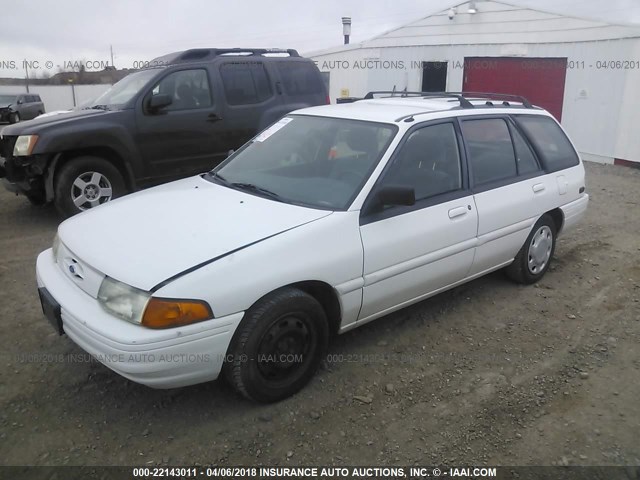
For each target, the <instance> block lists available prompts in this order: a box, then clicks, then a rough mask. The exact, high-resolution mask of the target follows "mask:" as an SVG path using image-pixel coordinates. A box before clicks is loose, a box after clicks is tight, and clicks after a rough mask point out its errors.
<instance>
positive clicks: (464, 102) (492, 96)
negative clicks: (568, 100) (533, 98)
mask: <svg viewBox="0 0 640 480" xmlns="http://www.w3.org/2000/svg"><path fill="white" fill-rule="evenodd" d="M375 95H388V96H391V97H421V98H455V99H457V100H458V101H459V102H460V107H462V108H476V107H479V106H480V105H474V104H473V103H471V102H470V101H469V100H474V99H475V98H473V97H478V99H480V100H481V99H485V98H486V99H488V100H487V101H486V103H485V105H486V106H495V105H494V104H493V102H492V101H491V100H502V103H501V105H500V106H505V107H509V106H511V104H510V103H509V102H508V100H511V101H517V102H520V103H522V106H523V107H525V108H534V106H533V105H531V103H530V102H529V100H527V99H526V98H525V97H523V96H521V95H511V94H507V93H487V92H405V91H401V92H398V91H396V90H393V91H391V90H381V91H373V92H369V93H367V94H366V95H365V96H364V100H370V99H372V98H375Z"/></svg>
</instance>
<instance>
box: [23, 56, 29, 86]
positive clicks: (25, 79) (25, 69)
mask: <svg viewBox="0 0 640 480" xmlns="http://www.w3.org/2000/svg"><path fill="white" fill-rule="evenodd" d="M23 64H24V83H25V85H26V87H27V93H29V68H28V65H27V61H26V60H25V61H24V62H23Z"/></svg>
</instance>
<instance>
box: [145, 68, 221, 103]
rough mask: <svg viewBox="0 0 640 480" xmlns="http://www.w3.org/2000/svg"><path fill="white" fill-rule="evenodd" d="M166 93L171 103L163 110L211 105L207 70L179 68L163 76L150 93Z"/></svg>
mask: <svg viewBox="0 0 640 480" xmlns="http://www.w3.org/2000/svg"><path fill="white" fill-rule="evenodd" d="M161 93H162V94H166V95H169V96H171V97H172V98H173V103H171V105H169V106H168V107H167V108H166V109H165V110H167V111H171V110H192V109H196V108H206V107H210V106H211V103H212V102H211V91H210V89H209V78H208V75H207V71H206V70H203V69H197V70H180V71H178V72H173V73H171V74H169V75H167V76H166V77H164V78H163V79H162V80H160V82H158V83H157V84H156V86H155V87H153V90H152V93H151V94H152V95H158V94H161Z"/></svg>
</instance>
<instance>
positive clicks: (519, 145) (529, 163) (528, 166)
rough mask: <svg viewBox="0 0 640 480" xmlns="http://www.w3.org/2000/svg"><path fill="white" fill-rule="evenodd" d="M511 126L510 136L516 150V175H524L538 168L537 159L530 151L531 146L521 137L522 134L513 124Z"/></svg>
mask: <svg viewBox="0 0 640 480" xmlns="http://www.w3.org/2000/svg"><path fill="white" fill-rule="evenodd" d="M510 128H511V138H512V139H513V147H514V148H515V151H516V166H517V167H518V175H526V174H528V173H533V172H537V171H538V170H540V167H539V166H538V161H537V160H536V157H535V156H534V154H533V152H532V151H531V147H529V145H528V144H527V142H526V140H525V139H524V138H522V134H520V132H519V131H518V129H517V128H515V127H514V126H513V125H511V126H510Z"/></svg>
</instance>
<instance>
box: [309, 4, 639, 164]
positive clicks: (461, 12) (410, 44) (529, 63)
mask: <svg viewBox="0 0 640 480" xmlns="http://www.w3.org/2000/svg"><path fill="white" fill-rule="evenodd" d="M354 28H357V18H356V19H355V22H354ZM309 56H310V57H311V58H313V59H314V60H315V61H316V63H317V65H318V67H319V68H320V71H322V72H327V73H326V74H327V75H328V76H329V84H330V95H331V98H332V100H333V101H335V100H336V98H338V97H349V96H352V97H362V96H364V95H365V94H366V93H367V92H369V91H375V90H393V89H395V90H396V91H401V90H404V89H406V90H408V91H443V90H447V91H454V92H455V91H465V92H472V91H475V92H497V93H510V94H519V95H523V96H525V97H527V98H528V99H529V100H530V101H531V102H532V103H534V104H536V105H539V106H542V107H544V108H546V109H547V110H549V111H550V112H552V113H553V114H554V115H555V116H556V117H557V118H558V119H560V121H561V123H562V125H563V126H564V127H565V129H566V130H567V131H568V132H569V134H570V136H571V137H572V139H573V141H574V142H575V143H576V145H577V147H578V150H579V151H580V152H581V154H582V156H583V158H584V159H585V160H591V161H597V162H602V163H616V164H629V163H631V164H634V166H640V135H639V134H640V27H638V26H631V25H612V24H609V23H604V22H600V21H596V20H588V19H581V18H577V17H568V16H563V15H558V14H553V13H548V12H542V11H538V10H533V9H530V8H524V7H517V6H513V5H509V4H506V3H503V2H497V1H477V2H468V3H464V4H461V5H458V6H457V7H454V8H453V9H450V10H448V11H443V12H441V13H438V14H435V15H431V16H428V17H425V18H422V19H420V20H417V21H415V22H412V23H410V24H408V25H404V26H402V27H399V28H396V29H394V30H391V31H389V32H386V33H384V34H382V35H380V36H378V37H375V38H373V39H371V40H368V41H365V42H363V43H360V44H353V45H343V46H340V47H336V48H333V49H330V50H325V51H322V52H315V53H312V54H309ZM637 162H639V163H637Z"/></svg>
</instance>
